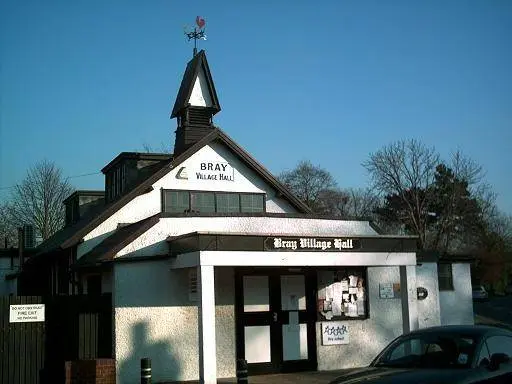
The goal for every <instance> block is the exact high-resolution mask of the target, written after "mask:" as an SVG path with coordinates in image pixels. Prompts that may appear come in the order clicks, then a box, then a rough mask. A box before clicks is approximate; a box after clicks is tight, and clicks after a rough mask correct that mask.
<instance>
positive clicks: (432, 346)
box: [376, 333, 477, 369]
mask: <svg viewBox="0 0 512 384" xmlns="http://www.w3.org/2000/svg"><path fill="white" fill-rule="evenodd" d="M476 341H477V340H475V339H473V338H471V337H466V336H463V335H457V334H456V333H453V334H434V333H424V334H418V335H414V336H403V337H401V338H399V339H397V340H396V341H395V342H393V343H392V344H391V345H390V346H389V347H388V349H387V350H386V351H385V352H384V354H383V355H382V356H381V357H380V358H379V360H378V361H377V362H376V366H387V367H395V368H398V367H403V368H407V367H411V368H412V367H414V368H433V369H440V368H468V367H469V366H470V365H471V362H472V358H473V355H474V353H475V347H476V345H477V342H476Z"/></svg>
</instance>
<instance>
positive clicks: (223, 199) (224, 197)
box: [215, 193, 240, 212]
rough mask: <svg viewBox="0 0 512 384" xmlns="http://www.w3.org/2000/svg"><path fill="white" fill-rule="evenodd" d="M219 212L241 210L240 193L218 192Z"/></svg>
mask: <svg viewBox="0 0 512 384" xmlns="http://www.w3.org/2000/svg"><path fill="white" fill-rule="evenodd" d="M215 197H216V203H217V212H240V195H239V194H238V193H217V194H216V196H215Z"/></svg>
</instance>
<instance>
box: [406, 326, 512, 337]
mask: <svg viewBox="0 0 512 384" xmlns="http://www.w3.org/2000/svg"><path fill="white" fill-rule="evenodd" d="M454 333H455V334H464V335H471V336H484V335H490V334H502V335H507V336H512V329H509V328H505V327H500V326H493V325H480V324H477V325H441V326H436V327H428V328H422V329H418V330H415V331H412V332H410V333H408V334H407V335H425V334H454Z"/></svg>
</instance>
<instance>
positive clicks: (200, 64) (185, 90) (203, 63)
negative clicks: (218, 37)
mask: <svg viewBox="0 0 512 384" xmlns="http://www.w3.org/2000/svg"><path fill="white" fill-rule="evenodd" d="M201 70H202V71H204V74H205V80H206V84H207V86H208V91H209V92H210V96H211V99H212V106H211V107H210V109H212V110H213V111H214V113H217V112H219V111H220V104H219V99H218V98H217V92H215V86H214V84H213V79H212V74H211V72H210V67H209V66H208V61H207V60H206V54H205V52H204V50H201V51H199V53H198V54H197V55H195V56H194V57H193V59H192V60H190V61H189V62H188V64H187V68H186V69H185V74H184V75H183V79H182V80H181V85H180V89H179V91H178V96H177V97H176V101H175V103H174V108H173V109H172V113H171V119H173V118H175V117H176V116H178V113H179V111H181V110H182V109H183V108H186V107H188V105H189V100H190V95H191V93H192V90H193V88H194V84H195V81H196V78H197V76H198V75H199V72H200V71H201Z"/></svg>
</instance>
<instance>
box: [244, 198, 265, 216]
mask: <svg viewBox="0 0 512 384" xmlns="http://www.w3.org/2000/svg"><path fill="white" fill-rule="evenodd" d="M240 208H241V211H242V212H264V209H263V195H253V194H242V195H240Z"/></svg>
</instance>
